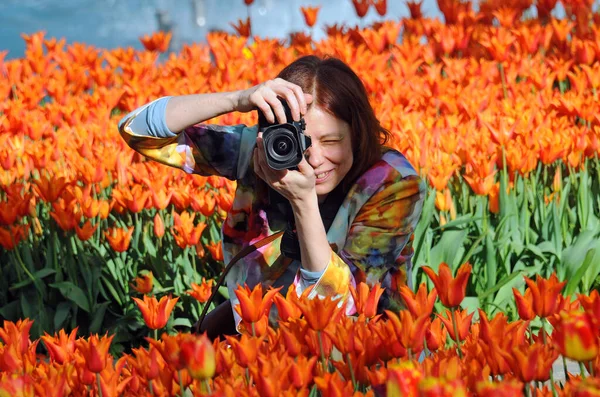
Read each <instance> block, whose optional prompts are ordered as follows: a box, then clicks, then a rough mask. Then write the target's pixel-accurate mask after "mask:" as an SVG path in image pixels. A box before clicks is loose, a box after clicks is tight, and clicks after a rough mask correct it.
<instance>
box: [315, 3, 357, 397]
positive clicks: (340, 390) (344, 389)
mask: <svg viewBox="0 0 600 397" xmlns="http://www.w3.org/2000/svg"><path fill="white" fill-rule="evenodd" d="M367 4H368V3H367ZM314 382H315V384H316V385H317V388H318V389H319V391H320V392H321V395H322V396H323V397H337V396H352V395H353V394H354V387H353V386H352V382H351V381H350V380H343V379H342V378H341V377H340V374H339V372H337V371H336V372H334V373H333V374H332V373H329V372H325V373H324V374H323V375H322V376H317V377H315V378H314Z"/></svg>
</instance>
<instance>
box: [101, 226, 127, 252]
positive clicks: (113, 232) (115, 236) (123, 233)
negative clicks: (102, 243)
mask: <svg viewBox="0 0 600 397" xmlns="http://www.w3.org/2000/svg"><path fill="white" fill-rule="evenodd" d="M132 235H133V226H129V227H128V228H127V230H125V229H122V228H120V227H118V228H117V227H113V228H109V229H108V230H107V231H105V232H104V237H106V240H107V241H108V244H109V245H110V247H111V248H112V249H113V250H115V251H116V252H125V251H127V249H128V248H129V243H130V242H131V236H132Z"/></svg>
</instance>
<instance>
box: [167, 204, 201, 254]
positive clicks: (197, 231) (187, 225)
mask: <svg viewBox="0 0 600 397" xmlns="http://www.w3.org/2000/svg"><path fill="white" fill-rule="evenodd" d="M195 217H196V214H190V213H189V212H183V213H182V214H181V215H179V214H178V213H176V212H174V213H173V227H172V228H171V233H172V234H173V237H174V238H175V242H176V243H177V245H178V246H180V247H181V248H186V247H188V246H191V247H193V246H195V245H197V244H198V242H199V241H200V237H201V236H202V232H203V231H204V229H205V228H206V223H204V222H200V223H199V224H198V225H194V218H195Z"/></svg>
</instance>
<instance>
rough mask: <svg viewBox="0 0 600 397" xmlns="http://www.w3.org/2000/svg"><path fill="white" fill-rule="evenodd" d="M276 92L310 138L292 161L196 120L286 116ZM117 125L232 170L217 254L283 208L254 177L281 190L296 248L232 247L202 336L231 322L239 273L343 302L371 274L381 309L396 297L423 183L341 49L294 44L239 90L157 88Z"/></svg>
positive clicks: (171, 154)
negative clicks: (170, 93) (288, 166)
mask: <svg viewBox="0 0 600 397" xmlns="http://www.w3.org/2000/svg"><path fill="white" fill-rule="evenodd" d="M278 98H282V99H284V100H285V102H286V103H287V104H288V106H289V108H290V110H291V115H292V117H293V119H294V120H296V121H298V120H300V118H301V117H304V120H305V122H306V130H305V134H306V135H309V136H310V137H311V140H312V145H311V146H310V147H309V148H308V150H307V151H306V153H305V158H304V159H302V161H301V162H300V164H299V165H298V167H297V170H282V171H276V170H273V169H271V168H270V167H269V166H268V165H267V162H266V160H265V152H264V148H263V143H262V132H259V131H258V127H257V126H253V127H248V126H245V125H237V126H217V125H201V124H199V123H201V122H203V121H205V120H208V119H211V118H213V117H216V116H219V115H222V114H225V113H228V112H232V111H238V112H249V111H252V110H255V109H259V110H260V111H261V112H262V113H263V114H264V116H265V117H266V120H267V121H268V122H269V123H278V122H279V123H285V122H286V121H287V120H286V115H285V112H284V107H283V105H282V103H281V102H280V100H279V99H278ZM119 131H120V133H121V135H122V136H123V138H124V139H125V140H126V142H127V143H128V144H129V145H130V146H131V147H132V148H133V149H135V150H136V151H138V152H139V153H141V154H143V155H145V156H147V157H149V158H152V159H154V160H157V161H160V162H162V163H164V164H168V165H171V166H174V167H178V168H181V169H183V170H184V171H185V172H188V173H198V174H202V175H220V176H224V177H226V178H229V179H232V180H237V190H236V194H235V198H234V201H233V205H232V208H231V210H230V212H229V213H228V215H227V218H226V220H225V222H224V224H223V229H222V236H223V255H224V260H225V263H228V262H229V261H230V260H231V258H232V257H233V256H234V255H235V254H236V253H238V252H240V251H241V250H242V249H243V248H244V247H246V246H248V245H249V244H253V243H255V242H257V241H259V240H261V239H263V238H265V237H267V236H269V235H271V234H273V233H275V232H277V231H280V230H283V229H285V228H286V226H287V219H288V218H287V217H286V214H285V213H284V212H285V211H283V210H282V211H279V210H278V209H277V208H273V207H274V206H273V205H270V204H269V195H268V194H266V192H267V190H265V187H267V186H268V188H270V189H272V190H274V191H276V192H278V193H279V194H280V195H281V196H283V197H285V198H286V199H287V201H288V202H289V207H291V210H292V213H293V214H292V215H290V214H288V215H289V216H290V217H293V220H294V221H295V230H296V234H297V240H298V243H299V251H300V255H299V257H301V260H297V259H294V258H291V259H290V258H289V257H288V256H286V255H282V254H281V249H280V244H279V243H280V241H275V242H273V243H271V244H270V245H267V246H266V247H264V248H263V249H259V250H257V251H255V252H253V253H252V254H250V255H248V256H246V257H244V258H242V259H241V260H240V261H239V262H238V263H237V264H236V265H235V266H234V267H233V268H232V269H231V271H230V273H229V274H228V275H227V278H226V280H227V286H228V290H229V296H230V300H231V302H229V301H228V302H225V303H224V304H222V305H221V306H219V307H218V308H216V309H215V310H213V311H212V312H211V313H209V315H208V316H207V318H206V319H205V321H204V322H203V324H202V325H201V331H207V332H208V334H209V336H210V337H211V338H215V337H217V336H219V335H223V334H231V333H235V331H236V329H237V328H236V326H237V324H239V321H240V318H239V316H238V314H237V313H236V312H234V311H232V309H231V307H232V305H236V304H237V303H238V300H237V297H236V295H235V293H234V290H235V289H236V288H237V285H238V284H241V285H243V284H244V283H246V284H247V285H248V286H249V287H250V288H252V287H254V286H255V285H256V284H258V283H263V286H281V285H283V286H286V285H289V284H290V283H294V284H295V286H296V291H297V292H298V293H301V292H302V291H304V290H305V289H306V288H308V287H310V286H314V288H313V290H312V291H311V292H310V295H309V297H311V298H312V297H314V296H316V295H320V296H324V295H328V296H333V297H335V298H340V302H347V304H346V313H347V314H352V313H353V312H354V311H355V308H354V305H353V302H352V299H351V296H350V295H349V294H348V291H349V286H350V285H356V283H359V282H361V281H364V282H367V283H368V284H370V285H372V284H374V283H377V282H380V283H381V284H382V286H383V287H385V288H386V291H385V293H384V295H383V296H382V300H381V301H380V309H383V308H395V307H396V306H397V304H398V302H399V296H398V293H397V291H398V287H399V286H400V285H402V284H405V283H406V282H407V280H410V271H411V262H410V259H411V257H412V255H413V249H412V243H411V236H412V233H413V231H414V229H415V226H416V223H417V221H418V219H419V216H420V213H421V209H422V204H423V199H424V196H425V191H426V189H425V185H424V183H423V182H422V180H421V178H419V176H418V174H417V173H416V172H415V170H414V169H413V167H412V166H411V165H410V164H409V162H408V161H407V160H406V158H405V157H404V156H403V155H402V154H401V153H399V152H398V151H396V150H392V149H390V148H387V147H385V146H383V144H384V143H385V142H386V141H387V139H388V138H389V132H388V131H386V130H385V129H384V128H383V127H382V126H381V125H380V124H379V121H378V120H377V118H376V117H375V114H374V112H373V109H372V107H371V106H370V104H369V101H368V97H367V93H366V90H365V88H364V86H363V84H362V82H361V81H360V79H359V78H358V76H357V75H356V74H355V73H354V72H353V71H352V70H351V69H350V67H348V66H347V65H346V64H345V63H343V62H342V61H340V60H338V59H335V58H331V57H327V58H324V59H321V58H319V57H316V56H305V57H302V58H300V59H298V60H296V61H295V62H293V63H291V64H290V65H289V66H287V67H286V68H285V69H284V70H283V71H281V73H280V74H279V75H278V77H277V78H276V79H274V80H270V81H267V82H265V83H262V84H259V85H257V86H254V87H251V88H249V89H246V90H240V91H235V92H224V93H212V94H198V95H187V96H177V97H164V98H160V99H158V100H156V101H153V102H151V103H150V104H147V105H145V106H142V107H141V108H139V109H137V110H135V111H133V112H131V113H130V114H128V115H127V116H125V117H124V118H123V119H122V120H121V121H120V123H119ZM334 196H336V197H337V199H335V200H334ZM332 202H334V204H333V206H332V204H331V203H332ZM326 203H329V206H327V205H326ZM331 208H333V210H332V209H331ZM327 216H330V217H331V219H328V221H327V222H325V219H324V218H325V217H327ZM324 223H325V224H330V227H329V228H327V227H326V225H324ZM327 226H328V225H327ZM326 229H327V230H326Z"/></svg>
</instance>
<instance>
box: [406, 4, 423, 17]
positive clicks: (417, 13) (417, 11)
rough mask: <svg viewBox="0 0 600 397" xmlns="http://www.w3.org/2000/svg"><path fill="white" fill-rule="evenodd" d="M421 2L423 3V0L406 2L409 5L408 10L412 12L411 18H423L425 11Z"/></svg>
mask: <svg viewBox="0 0 600 397" xmlns="http://www.w3.org/2000/svg"><path fill="white" fill-rule="evenodd" d="M421 4H423V0H420V1H407V2H406V6H407V7H408V11H409V12H410V18H411V19H421V18H423V12H422V11H421Z"/></svg>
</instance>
